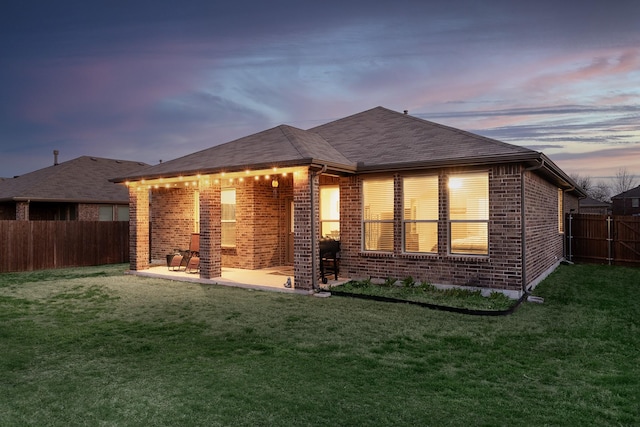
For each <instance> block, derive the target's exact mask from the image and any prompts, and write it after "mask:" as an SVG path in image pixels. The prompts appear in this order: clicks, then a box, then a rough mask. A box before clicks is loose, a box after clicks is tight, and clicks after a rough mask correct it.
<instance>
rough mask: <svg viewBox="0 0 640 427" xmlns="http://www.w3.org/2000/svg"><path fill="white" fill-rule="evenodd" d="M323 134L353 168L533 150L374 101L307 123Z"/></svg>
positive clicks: (496, 157) (527, 154)
mask: <svg viewBox="0 0 640 427" xmlns="http://www.w3.org/2000/svg"><path fill="white" fill-rule="evenodd" d="M309 132H314V133H317V134H318V135H320V136H322V137H323V138H324V139H326V140H327V141H328V142H329V143H330V144H331V145H332V146H333V147H335V148H336V149H337V150H338V151H340V152H341V153H343V154H344V155H345V156H346V157H347V158H349V159H350V160H351V161H353V162H358V170H360V171H362V170H368V169H380V168H388V167H392V166H400V165H403V164H404V165H406V166H412V165H415V164H417V163H421V164H424V165H437V164H443V163H446V164H453V163H458V162H464V163H468V162H470V161H471V160H472V159H475V160H477V161H479V162H482V163H486V162H487V161H491V162H492V163H493V162H500V161H504V160H501V159H504V158H506V157H518V158H521V157H522V158H534V157H537V155H538V153H537V152H535V151H533V150H530V149H528V148H524V147H520V146H517V145H512V144H507V143H504V142H501V141H497V140H495V139H491V138H486V137H484V136H480V135H476V134H473V133H470V132H466V131H463V130H460V129H456V128H452V127H449V126H444V125H441V124H438V123H433V122H430V121H427V120H423V119H420V118H418V117H413V116H410V115H408V114H402V113H398V112H395V111H391V110H388V109H386V108H383V107H376V108H373V109H371V110H367V111H364V112H362V113H358V114H354V115H352V116H349V117H345V118H343V119H339V120H336V121H334V122H330V123H327V124H324V125H320V126H317V127H315V128H312V129H309Z"/></svg>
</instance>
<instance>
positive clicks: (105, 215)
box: [99, 206, 113, 221]
mask: <svg viewBox="0 0 640 427" xmlns="http://www.w3.org/2000/svg"><path fill="white" fill-rule="evenodd" d="M99 215H100V218H99V220H100V221H113V206H100V213H99Z"/></svg>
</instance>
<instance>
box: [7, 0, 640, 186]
mask: <svg viewBox="0 0 640 427" xmlns="http://www.w3.org/2000/svg"><path fill="white" fill-rule="evenodd" d="M0 10H1V12H0V147H1V148H0V150H1V151H0V177H11V176H14V175H20V174H23V173H27V172H30V171H33V170H36V169H40V168H43V167H46V166H50V165H51V164H52V163H53V154H52V151H53V150H54V149H57V150H60V156H59V160H60V161H66V160H71V159H73V158H76V157H79V156H83V155H88V156H97V157H108V158H115V159H124V160H137V161H142V162H146V163H150V164H156V163H158V161H159V160H161V159H162V160H163V161H167V160H171V159H174V158H177V157H181V156H183V155H186V154H190V153H193V152H195V151H199V150H202V149H205V148H208V147H211V146H214V145H217V144H220V143H223V142H228V141H230V140H233V139H236V138H239V137H242V136H246V135H250V134H252V133H255V132H258V131H261V130H265V129H268V128H271V127H274V126H277V125H279V124H288V125H291V126H296V127H299V128H302V129H308V128H310V127H313V126H317V125H319V124H322V123H325V122H328V121H331V120H335V119H338V118H341V117H344V116H347V115H351V114H355V113H358V112H361V111H364V110H368V109H370V108H373V107H376V106H383V107H386V108H389V109H392V110H397V111H402V110H405V109H406V110H409V114H412V115H414V116H417V117H420V118H424V119H427V120H431V121H434V122H438V123H442V124H446V125H449V126H454V127H458V128H461V129H464V130H468V131H471V132H475V133H478V134H481V135H485V136H489V137H492V138H496V139H499V140H501V141H504V142H509V143H513V144H517V145H522V146H525V147H528V148H531V149H534V150H536V151H543V152H544V153H545V154H547V155H548V156H549V157H550V158H551V159H552V160H553V161H554V162H556V163H557V164H558V165H559V166H560V167H561V168H563V169H564V170H565V171H566V172H567V173H570V174H572V173H580V174H582V175H590V176H592V177H595V178H600V177H607V176H611V175H614V174H615V172H616V170H617V169H618V168H626V169H627V170H628V172H630V173H632V174H635V175H636V176H640V1H639V0H610V1H602V0H598V1H594V0H586V1H573V0H566V1H565V0H554V1H548V0H536V1H526V2H524V1H518V0H488V1H482V0H470V1H458V0H446V1H430V0H423V1H403V0H395V1H386V0H376V1H372V0H368V1H361V0H357V1H352V0H343V1H339V2H336V1H333V0H328V1H316V2H306V1H300V0H299V1H289V0H286V1H278V0H269V1H258V0H254V1H242V0H239V1H226V2H221V1H216V0H203V1H192V0H182V1H179V2H168V1H162V0H156V1H154V0H149V1H136V0H130V1H129V0H127V1H120V0H111V1H92V0H55V1H48V0H47V1H31V0H8V1H7V0H5V1H3V3H2V8H1V9H0Z"/></svg>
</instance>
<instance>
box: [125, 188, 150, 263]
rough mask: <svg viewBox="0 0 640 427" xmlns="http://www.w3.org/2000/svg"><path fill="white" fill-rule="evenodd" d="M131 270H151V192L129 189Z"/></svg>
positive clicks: (145, 189) (143, 189) (142, 189)
mask: <svg viewBox="0 0 640 427" xmlns="http://www.w3.org/2000/svg"><path fill="white" fill-rule="evenodd" d="M129 268H130V269H131V270H146V269H148V268H149V190H148V189H147V188H146V187H144V186H142V187H129Z"/></svg>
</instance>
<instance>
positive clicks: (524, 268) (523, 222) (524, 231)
mask: <svg viewBox="0 0 640 427" xmlns="http://www.w3.org/2000/svg"><path fill="white" fill-rule="evenodd" d="M543 166H544V159H540V164H539V165H535V166H531V167H529V168H526V169H523V170H522V172H521V173H520V227H521V229H520V232H521V238H520V245H521V249H520V250H521V251H522V292H523V294H524V293H527V227H526V215H525V197H524V174H525V173H527V172H530V171H534V170H538V169H540V168H542V167H543Z"/></svg>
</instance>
